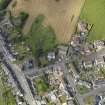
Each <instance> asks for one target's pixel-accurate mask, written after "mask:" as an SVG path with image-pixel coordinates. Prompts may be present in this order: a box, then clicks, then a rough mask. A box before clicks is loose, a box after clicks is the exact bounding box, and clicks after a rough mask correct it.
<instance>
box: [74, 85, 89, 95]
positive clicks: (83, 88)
mask: <svg viewBox="0 0 105 105" xmlns="http://www.w3.org/2000/svg"><path fill="white" fill-rule="evenodd" d="M76 87H77V90H78V92H79V93H80V94H85V93H87V92H89V89H88V88H87V87H86V86H83V85H77V86H76Z"/></svg>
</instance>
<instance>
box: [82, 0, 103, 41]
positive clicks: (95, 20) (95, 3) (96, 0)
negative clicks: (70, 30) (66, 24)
mask: <svg viewBox="0 0 105 105" xmlns="http://www.w3.org/2000/svg"><path fill="white" fill-rule="evenodd" d="M104 4H105V0H86V2H85V5H84V8H83V10H82V13H81V16H80V20H84V21H87V22H88V23H90V24H93V27H92V29H91V31H90V33H89V36H88V40H89V41H93V40H100V39H105V29H104V27H105V6H104Z"/></svg>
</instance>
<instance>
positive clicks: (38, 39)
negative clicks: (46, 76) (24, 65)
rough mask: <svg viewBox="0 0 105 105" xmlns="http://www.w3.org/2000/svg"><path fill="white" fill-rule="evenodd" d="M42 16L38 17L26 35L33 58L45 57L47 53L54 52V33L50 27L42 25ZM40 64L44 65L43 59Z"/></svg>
mask: <svg viewBox="0 0 105 105" xmlns="http://www.w3.org/2000/svg"><path fill="white" fill-rule="evenodd" d="M44 18H45V17H44V15H39V16H38V17H37V18H36V19H35V21H34V23H33V25H32V28H31V30H30V33H29V35H28V39H29V40H28V42H27V43H29V46H30V48H31V49H32V54H33V56H34V57H35V58H37V59H38V58H40V59H39V61H40V60H41V57H42V56H45V55H46V54H47V52H49V51H52V50H54V47H55V33H54V31H53V29H52V28H51V27H50V26H47V27H45V26H44V25H43V21H44ZM42 62H44V63H46V62H47V61H45V59H42Z"/></svg>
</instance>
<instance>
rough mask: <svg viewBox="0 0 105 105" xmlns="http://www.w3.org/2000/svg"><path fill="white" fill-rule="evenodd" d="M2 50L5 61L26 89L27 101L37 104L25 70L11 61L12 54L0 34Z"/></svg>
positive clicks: (33, 104)
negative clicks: (24, 72) (22, 70)
mask: <svg viewBox="0 0 105 105" xmlns="http://www.w3.org/2000/svg"><path fill="white" fill-rule="evenodd" d="M0 52H2V53H3V54H4V59H5V61H6V62H7V63H8V64H9V66H10V67H11V69H12V70H13V72H14V73H15V75H16V77H17V79H18V81H19V83H20V85H21V87H22V88H23V89H24V92H25V94H24V97H25V100H26V101H27V103H28V104H29V105H36V102H35V99H34V97H33V95H32V93H31V90H30V88H29V85H28V83H27V80H26V78H25V75H24V74H23V72H21V69H20V68H19V67H18V66H17V65H16V64H14V63H12V62H11V58H12V56H11V55H10V54H9V52H8V50H7V49H6V48H5V42H4V40H3V38H2V36H1V35H0Z"/></svg>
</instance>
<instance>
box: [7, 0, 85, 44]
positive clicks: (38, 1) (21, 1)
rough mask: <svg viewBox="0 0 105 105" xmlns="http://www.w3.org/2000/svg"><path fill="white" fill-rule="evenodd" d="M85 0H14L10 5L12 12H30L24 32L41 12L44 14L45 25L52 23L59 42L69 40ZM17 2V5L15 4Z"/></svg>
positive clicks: (28, 29)
mask: <svg viewBox="0 0 105 105" xmlns="http://www.w3.org/2000/svg"><path fill="white" fill-rule="evenodd" d="M84 1H85V0H13V1H12V2H11V4H10V6H9V9H10V10H11V11H12V14H13V15H15V16H17V15H18V14H19V13H20V12H21V11H26V12H28V13H29V18H28V20H27V22H26V24H25V26H24V29H23V32H24V33H25V34H26V33H27V32H29V31H30V28H31V25H32V23H33V21H34V20H35V17H37V16H38V15H39V14H44V15H45V17H46V19H45V21H44V25H51V26H52V28H53V29H54V31H55V33H56V37H57V40H58V42H62V43H65V42H68V41H69V40H70V38H71V35H72V33H73V32H74V29H75V25H76V22H77V20H78V17H79V15H80V11H81V8H82V6H83V4H84ZM14 2H15V6H13V5H14V4H13V3H14Z"/></svg>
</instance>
